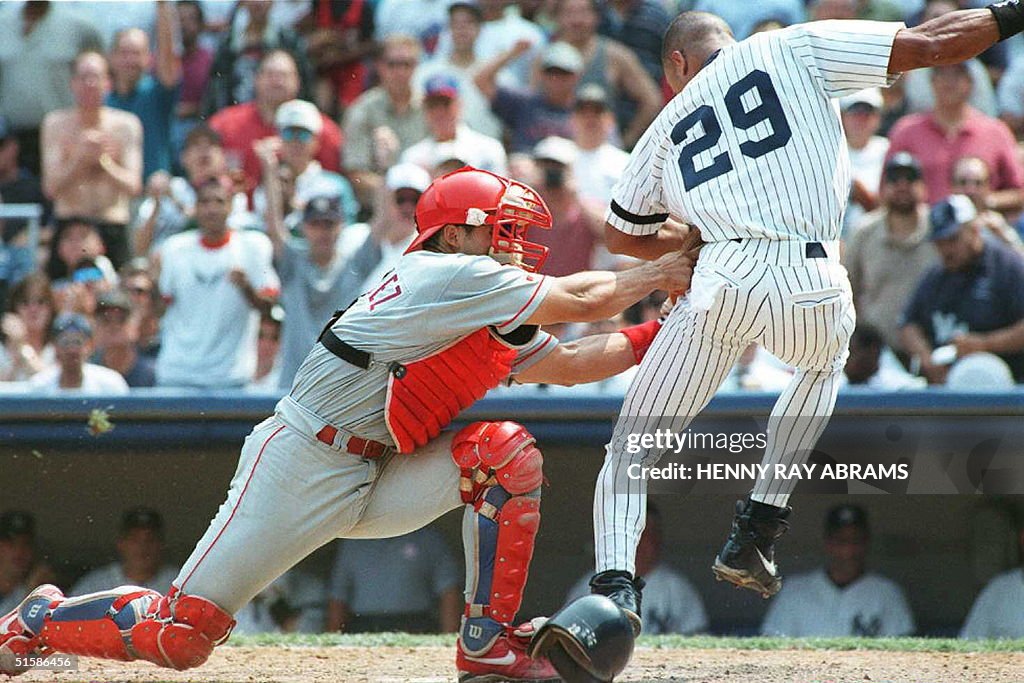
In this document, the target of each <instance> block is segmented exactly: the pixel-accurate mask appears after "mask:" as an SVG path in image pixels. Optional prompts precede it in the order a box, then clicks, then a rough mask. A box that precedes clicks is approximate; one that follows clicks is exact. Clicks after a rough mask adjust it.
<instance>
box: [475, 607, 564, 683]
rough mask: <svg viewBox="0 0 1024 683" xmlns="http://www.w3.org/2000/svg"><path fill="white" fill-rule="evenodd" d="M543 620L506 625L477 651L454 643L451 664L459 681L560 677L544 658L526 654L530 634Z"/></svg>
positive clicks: (487, 682) (484, 682)
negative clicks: (487, 645) (488, 644)
mask: <svg viewBox="0 0 1024 683" xmlns="http://www.w3.org/2000/svg"><path fill="white" fill-rule="evenodd" d="M542 623H543V620H539V619H534V620H533V621H528V622H526V623H525V624H520V625H519V626H515V627H509V628H508V629H507V630H506V632H505V633H503V634H502V635H500V636H499V637H498V639H497V640H495V641H494V644H493V645H491V648H490V649H489V650H487V652H484V653H482V654H479V655H468V654H466V653H465V652H463V650H462V641H461V640H460V641H459V644H458V654H457V655H456V656H455V664H456V666H457V667H458V669H459V683H497V682H498V681H535V682H537V683H540V682H542V681H560V680H562V679H561V677H560V676H559V675H558V672H557V671H555V667H553V666H551V662H549V661H548V660H547V659H546V658H540V659H533V658H531V657H529V656H528V655H527V654H526V646H527V645H529V644H530V638H532V637H533V634H534V633H535V632H536V630H537V629H538V628H539V627H540V625H541V624H542Z"/></svg>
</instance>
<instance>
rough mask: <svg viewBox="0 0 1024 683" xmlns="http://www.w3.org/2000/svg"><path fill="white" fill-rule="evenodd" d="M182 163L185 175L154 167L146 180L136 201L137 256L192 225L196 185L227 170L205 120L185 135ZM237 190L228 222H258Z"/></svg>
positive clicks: (243, 225)
mask: <svg viewBox="0 0 1024 683" xmlns="http://www.w3.org/2000/svg"><path fill="white" fill-rule="evenodd" d="M181 163H182V166H183V167H184V168H185V176H184V177H177V176H176V177H173V178H172V177H170V176H169V175H168V174H167V173H165V172H163V171H157V172H156V173H154V174H153V175H151V176H150V177H149V180H148V181H146V192H145V197H146V198H145V199H144V200H143V201H142V204H140V205H139V210H138V213H137V214H136V218H135V221H136V222H135V231H134V235H133V239H132V248H133V250H134V253H135V255H136V256H148V255H149V253H150V252H151V251H152V250H153V249H154V248H155V247H157V246H159V245H160V244H161V243H162V242H163V241H164V240H165V239H167V238H168V237H170V236H171V235H173V234H175V233H179V232H181V231H182V230H186V229H189V228H194V227H195V225H194V216H195V209H196V190H195V188H197V187H199V186H200V185H203V184H204V183H206V182H207V181H209V180H213V179H216V178H220V177H221V176H223V175H225V174H226V173H227V172H228V164H227V158H226V155H225V152H224V145H223V143H222V141H221V136H220V134H219V133H218V132H217V131H215V130H213V129H212V128H209V127H207V126H206V125H204V124H199V125H197V126H195V127H194V128H193V129H192V130H190V131H189V132H188V135H186V136H185V147H184V149H183V150H182V152H181ZM243 184H244V181H243ZM236 190H241V191H236V192H235V193H234V197H233V199H232V201H231V215H229V216H228V225H230V226H231V227H232V228H235V229H238V230H241V229H244V228H249V227H256V226H258V225H259V223H260V219H259V217H258V216H256V215H255V214H253V213H251V212H250V211H249V199H248V197H246V195H245V192H244V188H236Z"/></svg>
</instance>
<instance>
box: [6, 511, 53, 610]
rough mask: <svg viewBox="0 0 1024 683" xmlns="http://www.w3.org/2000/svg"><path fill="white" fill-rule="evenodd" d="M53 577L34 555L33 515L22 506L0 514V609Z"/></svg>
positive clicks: (20, 599) (18, 600)
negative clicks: (22, 508)
mask: <svg viewBox="0 0 1024 683" xmlns="http://www.w3.org/2000/svg"><path fill="white" fill-rule="evenodd" d="M55 580H56V577H55V576H54V573H53V569H51V568H50V566H49V565H48V564H47V563H46V562H44V561H42V560H40V559H39V557H37V555H36V519H35V517H33V516H32V515H31V514H30V513H28V512H23V511H21V510H7V511H5V512H4V513H3V514H0V609H5V610H7V611H10V610H12V609H14V608H15V607H17V606H18V603H19V602H21V601H22V599H23V598H24V597H25V596H26V595H28V592H29V591H30V590H32V588H33V587H35V586H38V585H39V584H41V583H53V582H54V581H55Z"/></svg>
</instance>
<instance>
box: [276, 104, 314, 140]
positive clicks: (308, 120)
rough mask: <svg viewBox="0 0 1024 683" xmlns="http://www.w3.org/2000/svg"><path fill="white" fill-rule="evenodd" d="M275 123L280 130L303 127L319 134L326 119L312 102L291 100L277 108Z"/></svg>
mask: <svg viewBox="0 0 1024 683" xmlns="http://www.w3.org/2000/svg"><path fill="white" fill-rule="evenodd" d="M274 125H275V126H277V129H278V130H284V129H285V128H302V129H304V130H308V131H311V132H312V133H313V134H314V135H319V134H320V131H321V130H322V129H323V127H324V120H323V117H322V116H320V110H319V109H317V108H316V105H315V104H313V103H312V102H306V101H305V100H289V101H288V102H285V103H284V104H282V105H281V106H279V107H278V108H277V113H276V114H274Z"/></svg>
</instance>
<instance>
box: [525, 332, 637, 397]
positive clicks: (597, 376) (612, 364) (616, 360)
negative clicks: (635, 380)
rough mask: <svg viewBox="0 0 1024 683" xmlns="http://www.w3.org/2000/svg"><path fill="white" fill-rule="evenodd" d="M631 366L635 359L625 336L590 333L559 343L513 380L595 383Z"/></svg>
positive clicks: (534, 382)
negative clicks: (586, 335)
mask: <svg viewBox="0 0 1024 683" xmlns="http://www.w3.org/2000/svg"><path fill="white" fill-rule="evenodd" d="M634 365H636V356H635V354H634V351H633V346H632V344H630V342H629V339H627V338H626V335H624V334H622V333H621V332H611V333H609V334H594V335H590V336H588V337H583V338H581V339H577V340H575V341H571V342H566V343H565V344H559V345H558V348H556V349H555V350H554V351H552V352H551V353H549V354H548V355H547V356H546V357H545V358H544V359H543V360H541V361H538V362H537V363H536V364H535V365H533V366H532V367H530V368H527V369H526V370H525V371H524V372H521V373H519V374H518V375H516V381H517V382H519V383H520V384H560V385H563V386H572V385H574V384H586V383H587V382H599V381H601V380H602V379H607V378H609V377H611V376H613V375H617V374H619V373H620V372H622V371H623V370H626V369H627V368H631V367H633V366H634Z"/></svg>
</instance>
